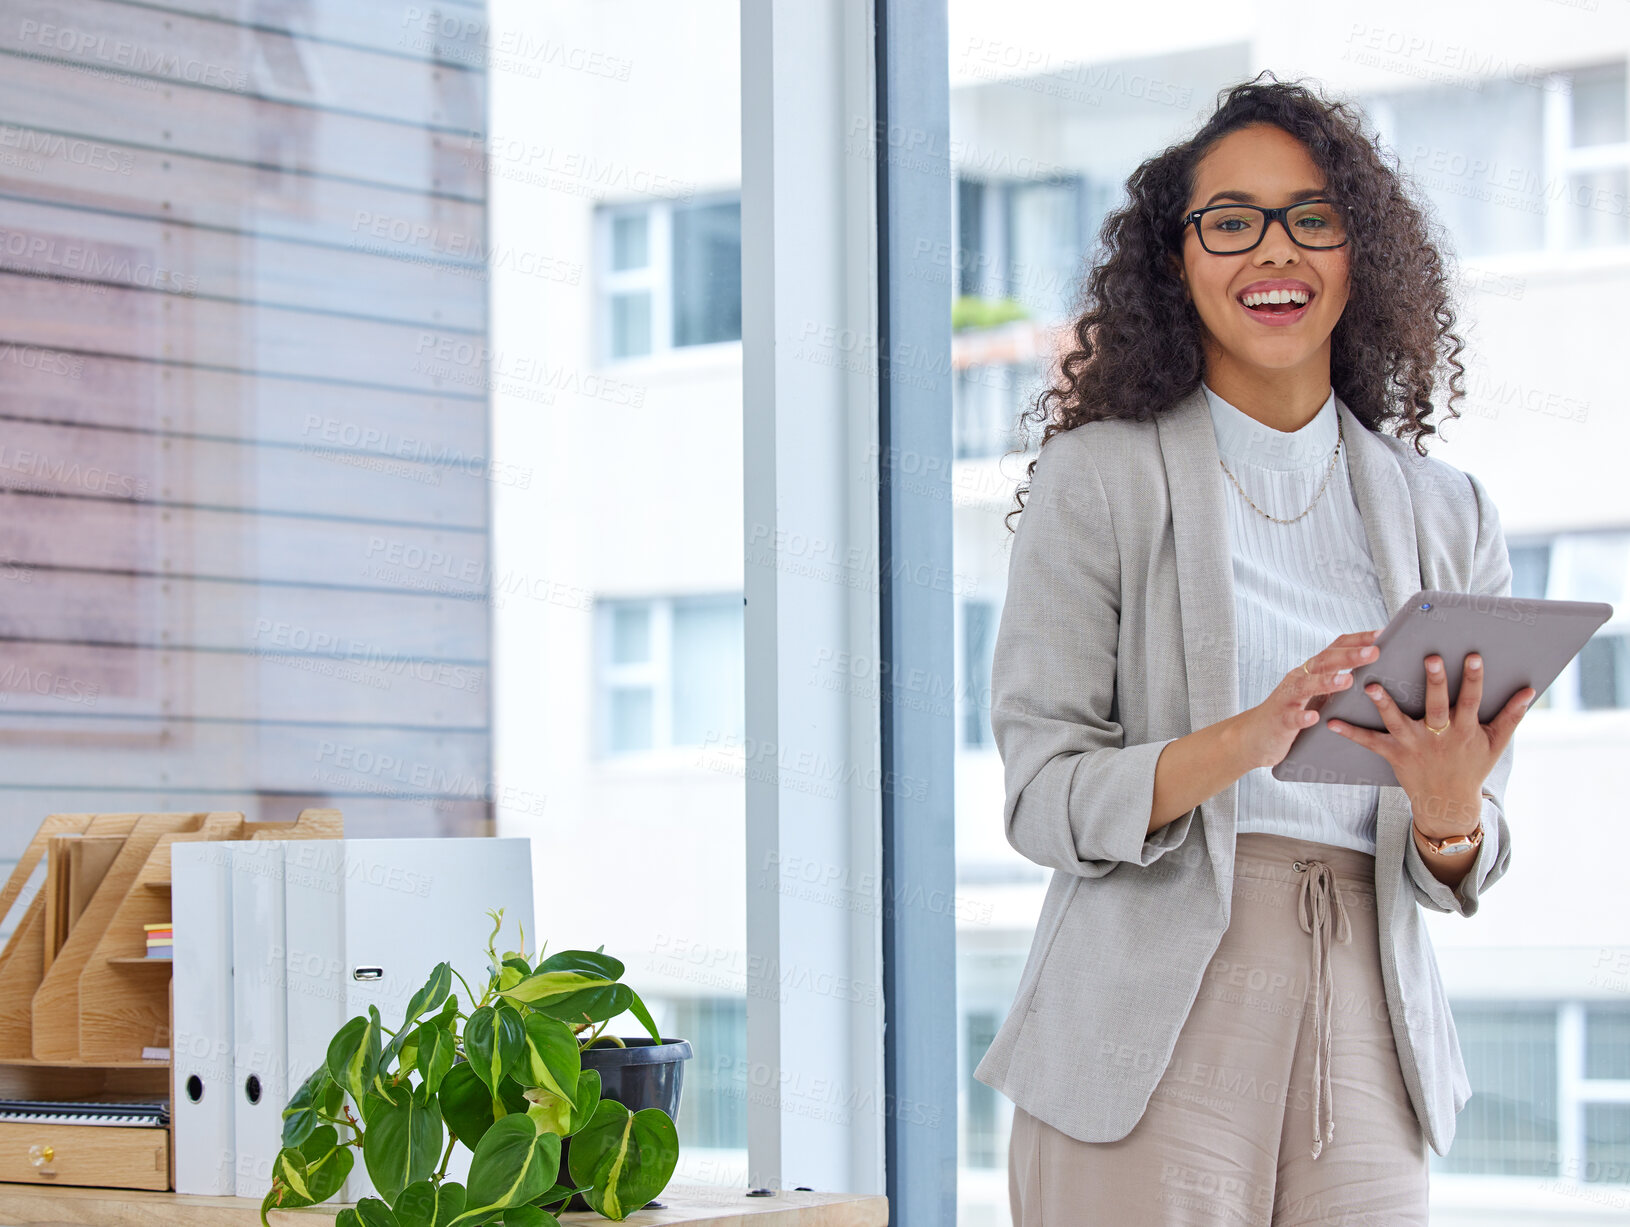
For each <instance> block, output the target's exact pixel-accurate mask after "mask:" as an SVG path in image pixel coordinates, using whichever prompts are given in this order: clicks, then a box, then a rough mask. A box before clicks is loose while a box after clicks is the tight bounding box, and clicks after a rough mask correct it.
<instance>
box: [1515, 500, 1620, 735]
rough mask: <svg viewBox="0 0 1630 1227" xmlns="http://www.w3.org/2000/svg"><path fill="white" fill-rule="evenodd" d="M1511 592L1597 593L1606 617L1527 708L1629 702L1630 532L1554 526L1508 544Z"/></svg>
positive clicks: (1571, 596) (1577, 597) (1530, 595)
mask: <svg viewBox="0 0 1630 1227" xmlns="http://www.w3.org/2000/svg"><path fill="white" fill-rule="evenodd" d="M1507 548H1508V550H1509V552H1510V556H1511V595H1512V596H1514V597H1521V598H1526V599H1529V600H1544V599H1547V598H1549V599H1550V600H1556V601H1605V602H1606V603H1607V604H1609V605H1611V606H1613V616H1612V617H1610V618H1609V619H1608V620H1607V621H1606V622H1604V623H1603V624H1602V626H1601V627H1600V628H1599V629H1598V630H1597V632H1596V633H1595V634H1594V635H1592V636H1591V637H1590V641H1589V642H1588V643H1586V644H1585V646H1584V647H1583V648H1582V649H1581V650H1580V652H1579V655H1578V656H1576V657H1575V658H1574V659H1573V660H1571V661H1569V662H1568V663H1567V664H1566V665H1565V666H1563V669H1562V672H1561V673H1559V674H1558V675H1557V678H1556V680H1555V681H1554V682H1552V683H1551V684H1550V685H1549V686H1548V687H1546V688H1545V690H1544V692H1543V693H1541V694H1540V696H1539V698H1538V699H1537V700H1536V701H1535V702H1534V706H1533V709H1534V710H1539V709H1549V710H1552V711H1597V710H1606V709H1622V708H1627V707H1630V602H1627V600H1626V597H1627V595H1630V532H1625V531H1622V530H1620V531H1611V532H1581V533H1561V534H1558V535H1557V536H1555V537H1550V538H1546V539H1544V540H1537V541H1519V542H1512V543H1509V544H1508V547H1507Z"/></svg>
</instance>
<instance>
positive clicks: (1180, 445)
mask: <svg viewBox="0 0 1630 1227" xmlns="http://www.w3.org/2000/svg"><path fill="white" fill-rule="evenodd" d="M1336 405H1337V411H1338V412H1339V413H1340V414H1341V420H1342V424H1343V433H1344V435H1345V438H1346V443H1345V447H1344V451H1345V453H1346V457H1347V471H1348V473H1349V475H1350V478H1351V483H1352V488H1353V493H1354V496H1355V498H1356V500H1357V502H1358V508H1359V511H1360V513H1361V515H1362V516H1363V520H1364V528H1365V535H1366V536H1367V538H1368V540H1369V545H1370V551H1371V555H1372V557H1373V559H1374V562H1375V567H1376V571H1377V572H1378V574H1379V576H1380V582H1381V589H1382V595H1383V596H1384V597H1385V598H1386V604H1387V607H1388V608H1389V610H1396V609H1397V608H1398V607H1400V606H1401V605H1402V604H1403V603H1404V601H1405V600H1407V599H1408V598H1409V597H1411V596H1413V595H1414V594H1415V593H1416V592H1417V591H1419V590H1420V589H1422V588H1441V589H1449V590H1455V591H1463V592H1479V593H1494V594H1497V595H1502V596H1504V595H1509V594H1510V591H1511V564H1510V561H1509V558H1508V556H1507V553H1506V544H1505V536H1504V534H1503V532H1502V531H1501V527H1500V520H1499V514H1498V512H1497V511H1496V509H1495V507H1494V504H1493V503H1492V502H1491V501H1490V500H1489V497H1488V495H1487V493H1486V492H1485V491H1484V489H1483V487H1482V485H1481V483H1479V482H1478V481H1477V479H1476V478H1474V477H1472V476H1471V475H1470V474H1468V473H1463V472H1462V471H1460V470H1459V469H1456V468H1454V467H1453V466H1451V465H1449V464H1446V463H1445V462H1443V461H1441V460H1438V459H1436V458H1434V457H1421V456H1418V455H1417V454H1416V453H1415V451H1414V448H1413V446H1412V445H1410V444H1407V443H1404V442H1402V441H1400V440H1398V439H1395V438H1392V437H1391V436H1388V435H1381V434H1376V433H1372V432H1371V431H1369V430H1367V429H1366V428H1365V427H1364V425H1363V423H1361V422H1360V421H1359V420H1358V419H1357V418H1356V417H1354V416H1353V414H1352V411H1351V410H1349V409H1348V408H1347V406H1346V405H1345V404H1343V403H1342V402H1341V400H1340V398H1339V397H1338V398H1337V401H1336ZM1226 480H1227V479H1226V477H1225V475H1224V474H1223V472H1222V469H1221V468H1220V466H1219V465H1218V463H1217V444H1216V436H1215V434H1214V432H1213V428H1212V424H1211V416H1210V410H1209V407H1208V406H1207V404H1206V399H1205V392H1204V390H1203V389H1202V388H1199V387H1196V388H1195V390H1194V392H1193V393H1192V394H1190V395H1188V396H1186V397H1184V398H1182V399H1181V400H1180V401H1178V402H1177V403H1176V405H1174V406H1173V407H1172V408H1170V409H1169V410H1166V411H1164V412H1162V413H1159V414H1157V415H1156V416H1155V418H1154V420H1153V421H1149V422H1131V421H1100V422H1089V423H1087V424H1085V425H1083V426H1080V427H1078V428H1076V429H1074V430H1070V431H1067V432H1063V433H1061V434H1058V435H1056V436H1054V438H1053V439H1052V440H1051V441H1050V442H1049V443H1048V444H1047V445H1046V446H1045V447H1044V448H1042V450H1041V455H1040V458H1039V460H1038V461H1037V464H1036V469H1035V473H1034V474H1033V476H1032V481H1031V489H1030V494H1029V497H1028V499H1027V501H1026V503H1025V509H1024V512H1023V514H1021V515H1020V516H1019V517H1018V524H1017V529H1016V533H1015V536H1014V538H1013V540H1012V555H1011V557H1010V559H1009V564H1008V590H1007V603H1006V606H1005V607H1004V609H1003V611H1002V618H1001V623H1000V626H999V628H998V630H997V635H996V644H995V649H994V656H993V659H992V668H991V728H992V731H993V732H994V734H995V738H996V745H997V749H998V750H999V751H1000V753H1001V757H1002V766H1003V774H1004V780H1005V787H1006V802H1005V805H1004V814H1003V818H1004V821H1005V824H1006V829H1007V838H1008V842H1009V843H1011V844H1012V845H1013V847H1014V848H1016V849H1017V850H1018V851H1019V852H1021V853H1023V854H1024V856H1026V857H1027V858H1029V859H1030V860H1032V861H1035V862H1037V863H1038V864H1041V865H1046V866H1049V867H1051V868H1052V869H1053V871H1054V872H1053V875H1052V879H1051V881H1050V883H1049V884H1048V887H1047V894H1046V898H1045V901H1044V902H1043V904H1042V911H1041V918H1040V920H1039V922H1038V923H1037V926H1036V934H1035V938H1034V940H1033V942H1032V944H1031V948H1030V955H1029V958H1028V959H1027V961H1026V963H1025V967H1024V971H1023V974H1022V976H1021V978H1020V980H1019V988H1018V993H1017V996H1016V998H1015V1000H1014V1003H1013V1006H1012V1009H1011V1010H1010V1011H1009V1013H1008V1016H1007V1019H1006V1021H1005V1022H1004V1023H1003V1025H1002V1027H1001V1029H1000V1030H999V1031H998V1032H997V1035H996V1038H995V1040H994V1041H993V1042H992V1043H991V1046H990V1050H989V1051H988V1052H987V1053H986V1054H985V1057H984V1059H983V1060H981V1061H980V1063H979V1066H978V1068H977V1069H975V1071H974V1077H976V1078H978V1079H979V1081H981V1082H983V1083H986V1084H987V1085H989V1086H992V1087H995V1088H996V1089H997V1090H999V1091H1001V1092H1002V1093H1003V1094H1005V1095H1006V1096H1007V1097H1008V1098H1009V1099H1011V1100H1012V1101H1013V1102H1014V1103H1016V1104H1018V1105H1019V1106H1020V1107H1022V1108H1024V1109H1025V1111H1027V1112H1029V1113H1030V1114H1031V1115H1033V1116H1035V1117H1038V1118H1039V1119H1041V1120H1043V1121H1045V1122H1046V1123H1048V1124H1050V1125H1052V1126H1053V1127H1054V1128H1056V1129H1059V1130H1061V1131H1062V1132H1064V1133H1066V1134H1068V1135H1070V1136H1071V1137H1075V1138H1079V1139H1081V1140H1082V1141H1087V1142H1109V1141H1116V1140H1118V1139H1120V1138H1123V1137H1125V1136H1126V1135H1127V1134H1128V1133H1129V1132H1131V1130H1132V1127H1133V1126H1134V1125H1135V1124H1136V1123H1137V1121H1138V1119H1139V1118H1140V1117H1141V1116H1142V1115H1143V1111H1144V1108H1145V1107H1146V1106H1147V1104H1148V1102H1149V1098H1150V1095H1151V1094H1152V1093H1153V1091H1154V1088H1155V1086H1156V1084H1157V1083H1158V1082H1159V1080H1160V1076H1161V1074H1162V1073H1163V1072H1164V1070H1165V1068H1166V1065H1167V1063H1168V1062H1169V1061H1170V1059H1171V1054H1172V1050H1173V1047H1174V1045H1175V1044H1176V1042H1177V1035H1178V1032H1179V1030H1180V1029H1181V1027H1182V1025H1183V1022H1184V1020H1185V1019H1186V1018H1187V1016H1188V1011H1189V1008H1190V1006H1191V1005H1192V1004H1193V1002H1194V1000H1195V997H1196V996H1197V995H1198V993H1199V989H1200V981H1201V977H1202V975H1203V973H1204V971H1205V968H1206V965H1207V963H1208V961H1209V960H1210V958H1211V956H1212V954H1213V953H1214V952H1215V950H1216V949H1217V946H1218V943H1219V942H1220V941H1221V939H1222V935H1223V932H1224V930H1226V929H1227V927H1228V917H1229V909H1230V903H1231V899H1232V890H1233V881H1234V834H1235V801H1236V794H1237V791H1238V787H1237V785H1234V784H1231V785H1229V786H1228V787H1227V788H1225V789H1223V790H1222V791H1221V792H1219V793H1217V794H1216V795H1215V796H1213V797H1211V798H1210V799H1208V800H1206V801H1203V802H1201V803H1200V804H1199V805H1197V806H1195V807H1194V809H1192V810H1190V811H1189V812H1188V813H1186V814H1184V815H1183V816H1182V817H1180V818H1178V819H1176V820H1175V821H1173V822H1170V823H1168V824H1167V825H1165V826H1163V827H1161V828H1160V829H1159V830H1158V831H1156V832H1155V833H1154V835H1153V836H1147V835H1146V832H1147V829H1148V822H1149V814H1150V810H1151V806H1152V803H1153V798H1154V774H1155V760H1156V759H1157V758H1158V757H1159V756H1160V752H1161V750H1162V748H1163V747H1165V745H1166V744H1167V743H1168V742H1171V741H1173V740H1175V739H1176V738H1178V737H1180V736H1182V735H1184V734H1186V733H1189V732H1192V731H1193V730H1195V729H1199V728H1204V727H1205V726H1207V725H1209V724H1214V723H1216V722H1217V721H1218V720H1222V719H1224V718H1226V717H1228V716H1230V715H1233V714H1234V713H1236V712H1238V711H1239V710H1240V708H1239V678H1238V673H1237V664H1236V656H1235V641H1234V634H1235V628H1234V591H1233V561H1232V557H1231V549H1230V542H1229V533H1228V531H1227V524H1228V516H1227V506H1226V504H1225V502H1224V497H1225V494H1226V492H1227V487H1226V485H1225V482H1226ZM1351 629H1352V630H1355V631H1358V630H1370V629H1374V628H1371V627H1362V626H1355V627H1352V628H1351ZM1296 663H1297V662H1294V661H1288V662H1286V668H1287V670H1288V669H1289V668H1292V667H1294V665H1295V664H1296ZM1514 748H1515V740H1513V742H1512V743H1511V744H1508V745H1507V747H1506V749H1505V751H1504V752H1503V753H1502V754H1501V755H1500V758H1499V759H1498V761H1497V762H1496V764H1495V766H1494V769H1493V771H1492V772H1491V773H1490V774H1489V776H1488V779H1487V780H1486V781H1485V782H1484V785H1483V786H1484V788H1485V789H1487V790H1488V792H1489V793H1491V794H1493V796H1494V798H1495V800H1493V801H1489V800H1486V799H1485V801H1484V811H1483V823H1484V828H1485V833H1484V837H1483V843H1482V846H1481V847H1480V848H1479V849H1478V851H1477V852H1476V853H1475V858H1476V859H1475V860H1474V861H1473V863H1472V867H1471V870H1470V871H1469V872H1468V873H1467V875H1466V877H1465V879H1464V880H1463V881H1462V882H1461V883H1460V885H1459V887H1457V888H1456V889H1455V890H1450V889H1449V888H1448V887H1447V886H1445V885H1444V884H1443V883H1442V882H1439V881H1438V880H1437V879H1436V878H1434V877H1433V876H1432V873H1431V871H1430V870H1429V869H1427V867H1426V864H1425V862H1424V861H1422V859H1421V855H1420V852H1419V851H1418V850H1417V849H1416V847H1415V841H1414V840H1413V839H1412V838H1410V830H1409V828H1410V817H1411V814H1410V803H1409V799H1408V797H1407V796H1405V795H1404V791H1403V789H1402V788H1399V787H1396V786H1390V787H1384V788H1382V789H1381V800H1380V811H1379V815H1378V818H1377V831H1376V851H1375V879H1376V880H1375V891H1376V905H1377V912H1378V915H1379V926H1380V939H1381V972H1382V979H1383V981H1384V983H1385V985H1386V998H1387V1008H1388V1012H1389V1015H1390V1019H1391V1023H1392V1032H1393V1036H1394V1037H1395V1039H1396V1041H1397V1048H1398V1056H1399V1061H1400V1063H1401V1065H1402V1067H1403V1077H1404V1083H1405V1085H1406V1086H1407V1087H1408V1089H1409V1096H1410V1099H1411V1101H1412V1103H1413V1105H1414V1109H1415V1114H1416V1116H1417V1118H1418V1119H1419V1120H1420V1122H1421V1127H1422V1130H1423V1132H1424V1133H1425V1136H1426V1139H1427V1142H1428V1143H1429V1144H1430V1145H1431V1147H1432V1149H1433V1150H1435V1151H1436V1152H1437V1153H1438V1154H1440V1155H1442V1154H1445V1153H1447V1151H1448V1149H1449V1144H1450V1142H1452V1141H1453V1139H1454V1131H1455V1116H1456V1114H1457V1113H1458V1112H1459V1111H1460V1109H1461V1108H1462V1106H1464V1104H1465V1102H1466V1100H1467V1099H1468V1098H1469V1097H1470V1094H1471V1088H1470V1085H1469V1084H1468V1082H1467V1079H1466V1067H1465V1065H1464V1064H1463V1062H1462V1060H1461V1054H1460V1043H1459V1038H1458V1037H1457V1035H1456V1033H1455V1026H1454V1021H1453V1019H1452V1018H1451V1017H1450V1015H1449V1006H1448V1002H1447V1000H1446V999H1445V996H1444V992H1443V985H1442V981H1441V980H1440V978H1439V975H1438V967H1437V962H1436V960H1435V959H1434V957H1433V953H1432V944H1431V941H1430V939H1429V937H1428V935H1427V933H1426V931H1425V926H1424V925H1423V924H1422V921H1421V913H1420V909H1421V908H1423V907H1428V908H1432V909H1433V910H1435V911H1439V912H1453V913H1455V914H1457V915H1460V916H1470V915H1472V913H1474V912H1475V911H1476V910H1477V906H1478V900H1479V898H1480V897H1481V895H1482V893H1483V892H1484V891H1486V890H1487V889H1488V888H1489V887H1490V886H1491V885H1493V884H1494V883H1495V882H1496V881H1498V880H1499V879H1500V878H1501V877H1502V876H1503V875H1504V874H1505V872H1506V867H1507V865H1508V864H1509V862H1510V859H1511V843H1510V834H1509V832H1508V830H1507V827H1506V820H1505V814H1504V809H1503V798H1504V796H1505V787H1506V781H1507V779H1508V777H1509V776H1510V774H1511V762H1512V752H1513V750H1514Z"/></svg>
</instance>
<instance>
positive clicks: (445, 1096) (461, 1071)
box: [436, 1061, 527, 1150]
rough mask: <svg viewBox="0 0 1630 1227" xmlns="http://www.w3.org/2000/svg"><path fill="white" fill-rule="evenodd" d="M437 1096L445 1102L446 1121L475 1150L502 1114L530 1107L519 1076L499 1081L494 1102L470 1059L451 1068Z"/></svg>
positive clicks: (443, 1103)
mask: <svg viewBox="0 0 1630 1227" xmlns="http://www.w3.org/2000/svg"><path fill="white" fill-rule="evenodd" d="M436 1098H437V1102H439V1103H440V1104H441V1116H442V1120H443V1121H445V1122H446V1123H447V1127H448V1128H449V1129H451V1130H452V1131H453V1136H454V1137H456V1138H457V1139H458V1140H459V1141H461V1142H463V1143H464V1144H465V1145H466V1146H468V1147H469V1148H470V1149H471V1150H474V1149H475V1147H476V1144H477V1143H478V1142H480V1141H481V1139H482V1137H483V1136H484V1135H485V1134H486V1132H487V1130H488V1129H490V1128H492V1124H493V1122H494V1121H496V1120H497V1119H498V1118H499V1117H501V1116H507V1115H509V1114H510V1113H512V1112H525V1111H526V1109H527V1102H526V1096H525V1094H524V1093H523V1092H522V1091H521V1088H520V1085H519V1084H518V1083H517V1082H516V1081H515V1079H513V1078H505V1079H504V1080H503V1081H502V1082H500V1083H499V1084H498V1099H497V1102H494V1100H493V1096H492V1092H491V1091H489V1090H488V1089H487V1087H486V1084H485V1083H483V1082H482V1081H481V1079H480V1077H479V1076H478V1075H477V1074H476V1072H475V1068H474V1067H473V1066H472V1065H471V1064H470V1063H469V1062H468V1061H460V1062H459V1063H458V1064H456V1065H454V1066H453V1068H452V1069H450V1070H448V1071H447V1077H446V1078H444V1079H442V1084H441V1089H440V1091H439V1092H438V1093H437V1096H436Z"/></svg>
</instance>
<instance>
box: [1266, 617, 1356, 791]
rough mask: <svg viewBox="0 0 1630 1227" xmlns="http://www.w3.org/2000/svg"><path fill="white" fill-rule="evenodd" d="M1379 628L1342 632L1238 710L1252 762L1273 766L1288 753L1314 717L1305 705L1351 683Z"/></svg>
mask: <svg viewBox="0 0 1630 1227" xmlns="http://www.w3.org/2000/svg"><path fill="white" fill-rule="evenodd" d="M1380 633H1381V632H1380V631H1379V630H1373V631H1354V632H1353V633H1352V634H1350V635H1342V636H1341V637H1340V638H1338V639H1336V640H1334V641H1332V642H1331V644H1330V646H1329V647H1327V648H1324V649H1323V650H1322V651H1320V652H1318V653H1317V654H1316V655H1314V656H1312V657H1309V659H1308V661H1307V670H1306V671H1305V672H1304V671H1303V669H1302V666H1301V665H1297V666H1296V668H1294V669H1292V670H1291V671H1290V672H1289V673H1287V674H1285V676H1284V677H1283V678H1282V679H1281V680H1280V682H1279V685H1277V686H1275V687H1274V688H1273V693H1272V694H1270V695H1269V696H1268V697H1267V698H1265V699H1263V700H1262V702H1260V703H1258V704H1257V705H1256V706H1255V707H1252V708H1250V709H1248V710H1247V711H1245V712H1242V713H1241V716H1240V726H1241V729H1242V741H1243V750H1244V753H1245V755H1246V757H1247V759H1248V761H1249V762H1250V764H1251V766H1252V767H1275V766H1278V765H1279V763H1280V762H1281V761H1282V760H1283V759H1284V757H1285V755H1286V754H1288V753H1289V752H1290V743H1291V742H1293V741H1295V740H1296V734H1298V733H1300V732H1301V731H1302V730H1303V729H1305V728H1306V727H1307V726H1308V725H1310V724H1312V723H1313V722H1314V721H1315V720H1317V719H1318V718H1319V712H1318V709H1317V708H1311V709H1310V708H1309V707H1308V703H1309V702H1311V701H1313V700H1316V699H1319V698H1320V696H1322V695H1327V694H1334V693H1335V692H1336V691H1338V690H1346V689H1347V688H1348V687H1349V686H1351V685H1352V684H1353V675H1352V672H1351V670H1352V669H1354V668H1356V667H1357V666H1359V665H1366V664H1369V663H1370V662H1371V661H1373V660H1374V659H1375V658H1376V657H1377V656H1378V655H1379V650H1378V649H1377V648H1375V647H1374V646H1373V645H1374V643H1375V637H1376V636H1377V635H1379V634H1380Z"/></svg>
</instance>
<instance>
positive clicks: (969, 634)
mask: <svg viewBox="0 0 1630 1227" xmlns="http://www.w3.org/2000/svg"><path fill="white" fill-rule="evenodd" d="M1001 612H1002V611H1001V606H1000V605H998V604H997V603H996V602H995V601H964V602H962V685H961V686H960V687H958V692H959V693H960V694H961V696H962V744H963V745H964V746H967V747H968V748H969V749H981V748H985V747H988V746H991V745H992V744H994V738H993V737H992V736H991V731H990V662H991V653H992V651H993V650H994V649H995V647H996V624H997V620H998V619H999V618H1000V617H1001Z"/></svg>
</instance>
